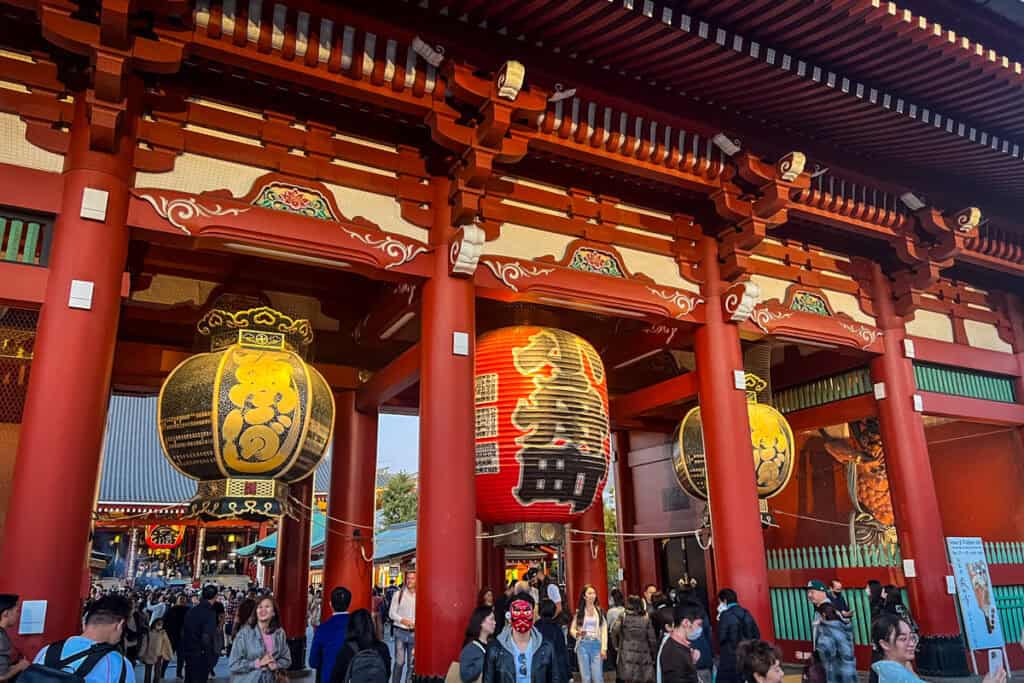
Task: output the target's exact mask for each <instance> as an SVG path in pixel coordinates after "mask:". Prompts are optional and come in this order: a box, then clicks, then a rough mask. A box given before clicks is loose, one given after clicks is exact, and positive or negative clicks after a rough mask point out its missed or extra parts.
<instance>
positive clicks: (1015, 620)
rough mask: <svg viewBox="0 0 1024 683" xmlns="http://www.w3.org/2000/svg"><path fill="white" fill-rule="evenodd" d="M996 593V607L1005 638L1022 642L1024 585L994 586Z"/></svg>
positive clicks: (1012, 641) (1007, 640)
mask: <svg viewBox="0 0 1024 683" xmlns="http://www.w3.org/2000/svg"><path fill="white" fill-rule="evenodd" d="M993 588H995V593H996V609H998V610H999V623H1000V624H1002V626H1003V638H1005V639H1006V642H1007V643H1017V642H1020V634H1021V632H1022V631H1024V586H993Z"/></svg>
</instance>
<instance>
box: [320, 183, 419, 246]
mask: <svg viewBox="0 0 1024 683" xmlns="http://www.w3.org/2000/svg"><path fill="white" fill-rule="evenodd" d="M326 185H327V189H328V190H330V191H331V192H333V193H334V200H335V201H336V202H337V204H338V208H339V209H341V212H342V213H343V214H345V216H346V217H348V218H355V217H356V216H362V217H363V218H365V219H366V220H368V221H371V222H373V223H375V224H377V225H379V226H380V228H381V230H384V231H386V232H391V233H395V234H397V235H404V236H406V237H411V238H413V239H415V240H419V241H421V242H426V241H427V237H428V235H427V230H426V229H425V228H421V227H419V226H418V225H413V224H412V223H410V222H409V221H407V220H405V219H404V218H402V206H401V205H400V204H399V203H398V201H397V200H396V199H395V198H394V197H392V196H390V195H384V194H377V193H375V192H367V191H365V190H357V189H355V188H354V187H343V186H342V185H334V184H331V183H327V184H326Z"/></svg>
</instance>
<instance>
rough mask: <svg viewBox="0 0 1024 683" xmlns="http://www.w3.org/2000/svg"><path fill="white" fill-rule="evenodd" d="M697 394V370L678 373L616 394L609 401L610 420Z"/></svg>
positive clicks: (639, 412)
mask: <svg viewBox="0 0 1024 683" xmlns="http://www.w3.org/2000/svg"><path fill="white" fill-rule="evenodd" d="M696 395H697V372H696V371H693V372H688V373H686V374H684V375H678V376H676V377H673V378H672V379H667V380H665V381H664V382H658V383H657V384H652V385H651V386H649V387H644V388H643V389H637V390H636V391H634V392H632V393H629V394H623V395H622V396H616V397H614V398H612V399H611V401H610V402H609V403H610V405H609V411H608V412H609V413H610V414H611V417H612V422H615V421H617V420H626V419H629V418H631V417H638V416H640V415H643V414H644V413H649V412H650V411H652V410H656V409H658V408H664V407H666V406H670V405H672V404H674V403H679V402H681V401H685V400H687V399H690V398H694V397H695V396H696Z"/></svg>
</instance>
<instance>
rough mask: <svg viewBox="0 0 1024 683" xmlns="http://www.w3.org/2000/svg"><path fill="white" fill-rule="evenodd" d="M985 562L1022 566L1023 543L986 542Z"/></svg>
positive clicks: (1023, 559) (1023, 556)
mask: <svg viewBox="0 0 1024 683" xmlns="http://www.w3.org/2000/svg"><path fill="white" fill-rule="evenodd" d="M985 560H987V561H988V563H989V564H1024V542H1022V541H986V542H985ZM1018 638H1019V636H1018ZM1014 640H1015V641H1016V640H1017V638H1015V639H1014Z"/></svg>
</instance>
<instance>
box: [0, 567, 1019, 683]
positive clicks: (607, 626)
mask: <svg viewBox="0 0 1024 683" xmlns="http://www.w3.org/2000/svg"><path fill="white" fill-rule="evenodd" d="M864 590H865V592H866V596H867V603H868V605H869V609H870V614H869V615H856V616H857V617H861V616H865V617H868V618H870V620H871V644H872V665H871V671H870V676H871V682H872V683H878V682H880V683H916V682H917V681H920V679H919V678H918V677H917V675H916V674H915V672H914V668H913V662H914V659H915V656H916V653H917V648H918V643H919V637H918V629H917V625H916V624H915V622H914V620H913V618H912V617H911V615H910V613H909V611H908V610H907V608H906V606H905V605H904V603H903V599H902V594H901V591H900V589H899V588H897V587H895V586H883V585H881V584H880V583H878V582H876V581H872V582H869V583H868V585H867V586H866V587H865V589H864ZM703 597H704V596H703V593H702V592H700V591H697V590H695V586H694V585H691V584H685V583H683V582H680V584H679V586H678V587H677V588H674V589H672V590H669V591H661V590H659V589H658V587H657V586H655V585H648V586H647V587H645V589H644V591H643V593H642V595H630V596H628V597H624V596H623V595H622V593H621V592H620V591H618V590H612V591H611V593H610V596H609V603H608V605H607V608H606V607H605V604H604V603H603V601H602V599H601V594H600V590H599V589H598V588H597V587H595V586H590V585H587V586H583V587H582V589H581V591H580V593H579V596H578V599H577V600H576V603H575V605H572V606H570V605H569V603H568V601H567V599H566V598H565V596H564V593H563V592H562V590H561V588H560V587H559V585H558V584H557V583H556V581H555V580H554V579H553V578H552V577H548V576H545V575H544V574H543V573H533V574H530V575H529V576H526V577H524V578H523V580H519V581H513V582H511V583H510V584H509V585H508V586H507V587H506V589H505V590H504V591H499V592H496V591H493V590H491V589H488V588H485V589H483V590H481V591H480V593H479V596H478V606H477V607H476V609H475V610H474V611H473V613H472V615H471V617H470V619H469V623H468V625H467V627H466V631H465V640H464V642H463V647H462V651H461V654H460V656H459V659H458V661H457V662H453V663H452V666H451V669H450V670H449V671H448V676H447V683H567V682H568V681H570V680H572V679H573V675H574V672H575V673H576V674H577V675H578V676H579V679H580V680H581V681H582V683H603V681H604V680H605V678H606V675H610V673H608V672H611V671H614V677H615V680H616V681H617V682H619V683H654V682H657V683H712V681H714V682H715V683H782V679H783V670H782V666H781V653H780V652H779V650H778V649H777V648H776V647H775V646H774V645H773V644H771V643H769V642H766V641H765V640H762V639H761V630H760V628H759V626H758V624H757V621H756V620H755V618H754V616H753V615H752V614H751V612H749V611H748V610H747V609H745V608H744V607H743V606H742V604H740V596H738V595H737V593H736V591H734V590H732V589H730V588H723V589H721V590H720V591H719V592H718V595H717V603H716V605H715V612H716V619H715V621H714V623H713V622H712V620H711V619H710V618H709V615H708V605H707V604H706V603H705V602H704V600H703ZM807 598H808V600H809V602H810V604H811V605H812V606H813V610H814V619H813V627H812V630H813V635H812V645H813V657H812V658H811V660H810V661H809V662H808V664H807V665H806V667H805V669H804V672H803V679H804V683H856V682H857V681H858V675H857V667H856V659H855V656H854V638H853V627H852V620H853V619H854V618H855V614H854V610H852V609H851V607H850V605H849V602H848V601H847V599H846V595H845V593H844V591H843V586H842V584H841V583H840V582H839V581H838V580H833V581H831V582H830V584H829V585H826V584H825V583H823V582H821V581H811V582H810V583H809V584H808V585H807ZM322 599H323V597H322V595H321V593H320V592H319V591H311V593H310V601H309V606H308V612H307V616H308V622H309V624H310V625H312V626H315V631H314V635H313V639H312V642H311V645H310V651H309V664H310V666H311V667H312V668H314V669H315V670H316V672H317V681H318V683H408V681H409V680H410V679H411V677H412V669H413V656H414V652H415V632H416V574H415V572H411V571H410V572H407V573H406V574H405V575H404V577H403V581H402V584H401V586H400V587H399V586H393V587H390V588H388V589H386V590H384V591H379V590H374V592H373V600H372V603H371V604H372V609H359V610H356V611H353V612H351V613H350V612H349V607H350V606H351V603H352V593H351V591H350V590H349V589H348V588H346V587H341V586H339V587H335V588H334V589H333V590H331V592H330V594H329V600H330V607H331V610H332V615H331V616H330V617H329V618H327V619H325V620H323V621H322V622H321V620H320V613H321V601H322ZM19 608H20V605H19V602H18V597H17V596H15V595H0V683H2V682H3V681H10V680H13V679H15V678H19V679H21V681H20V683H58V682H59V681H67V680H69V679H67V678H66V676H67V675H68V674H71V675H72V676H73V679H74V680H77V681H84V682H85V683H115V681H116V682H117V683H135V678H136V677H135V667H136V666H137V665H138V666H141V667H142V668H143V670H144V672H145V673H144V677H145V683H154V682H155V681H160V680H162V679H164V678H166V676H167V670H168V666H169V664H170V663H171V662H172V661H174V660H175V659H176V660H177V663H176V670H175V677H176V678H177V679H184V681H185V682H186V683H207V681H208V680H209V679H210V677H211V676H212V674H213V670H214V666H215V665H216V664H217V662H218V659H219V658H221V657H223V656H227V669H228V672H229V676H230V679H231V681H232V683H283V681H284V678H285V673H284V672H285V671H287V670H288V669H289V668H290V667H291V665H292V652H291V650H290V648H289V643H288V638H287V634H286V633H285V631H284V629H283V628H282V627H281V623H280V618H279V613H278V606H277V603H276V601H275V599H274V596H273V595H272V594H270V593H269V592H267V591H261V590H258V589H250V590H247V591H236V590H221V589H219V588H218V587H216V586H212V585H210V586H206V587H204V588H203V589H202V590H201V591H199V592H197V593H195V594H186V593H184V592H179V593H173V594H172V593H165V592H161V591H159V590H157V591H151V592H149V593H148V594H131V593H128V594H122V593H104V592H102V591H98V592H95V593H94V594H93V596H92V598H91V599H90V600H89V601H88V603H87V604H86V606H85V609H84V613H83V619H82V633H81V635H77V636H73V637H71V638H67V639H64V640H60V641H57V642H54V643H51V644H49V645H47V646H46V647H44V648H42V649H41V650H40V651H39V652H38V653H37V654H36V655H35V657H34V658H33V659H31V660H30V659H28V658H26V657H23V656H21V655H20V654H19V653H17V652H16V651H15V650H14V648H13V646H12V644H11V640H10V638H8V635H7V632H8V629H10V628H12V627H14V626H15V625H16V624H17V623H18V620H19ZM388 630H389V631H390V640H391V642H392V645H391V647H389V646H388V644H387V641H386V639H385V632H386V631H388ZM716 652H717V657H716V654H715V653H716ZM62 676H64V677H65V678H62ZM1006 677H1007V672H1006V671H1005V670H1001V669H1000V670H997V671H993V672H990V673H989V674H988V675H987V676H986V678H985V682H984V683H1005V681H1006Z"/></svg>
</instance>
